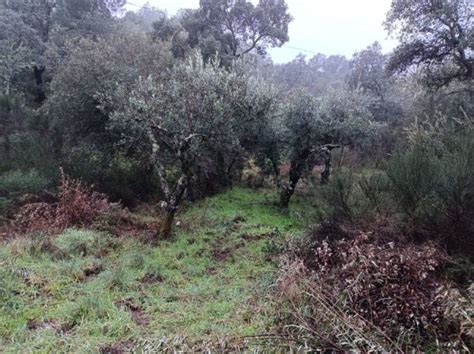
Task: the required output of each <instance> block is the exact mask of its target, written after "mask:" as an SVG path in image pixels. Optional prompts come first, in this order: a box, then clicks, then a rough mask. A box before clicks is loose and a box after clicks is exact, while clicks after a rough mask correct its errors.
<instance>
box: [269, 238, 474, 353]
mask: <svg viewBox="0 0 474 354" xmlns="http://www.w3.org/2000/svg"><path fill="white" fill-rule="evenodd" d="M320 230H321V229H316V231H315V232H314V234H311V235H308V236H306V240H305V241H304V242H302V244H300V245H299V248H297V249H296V251H295V253H294V255H293V256H292V257H293V258H290V259H287V261H286V265H285V266H284V270H283V272H282V274H281V276H280V279H279V281H278V288H279V291H280V294H281V295H282V296H283V298H284V299H285V301H287V304H289V311H288V312H289V313H288V315H289V317H290V319H289V320H288V321H292V322H293V323H294V325H295V326H294V327H291V326H288V327H286V328H285V331H287V332H288V333H289V334H292V335H294V334H297V335H298V336H299V337H300V338H301V337H305V336H309V337H310V338H311V339H312V341H313V344H314V345H315V347H321V346H331V347H334V348H336V349H350V348H351V346H355V347H354V348H359V349H360V348H362V347H365V348H366V349H372V350H406V349H408V348H419V349H421V348H426V347H427V346H429V345H431V344H432V343H433V342H434V341H435V340H437V341H438V343H440V344H441V345H442V346H447V347H449V346H452V345H455V346H458V347H459V348H461V346H462V344H463V343H462V340H461V341H459V340H458V339H459V338H462V339H466V337H463V335H465V333H464V334H462V332H463V330H462V328H461V322H460V320H459V319H455V318H453V315H454V314H453V313H450V312H449V311H448V304H449V301H448V300H449V299H448V297H449V296H448V294H449V292H448V291H446V289H447V288H446V285H444V284H443V282H442V281H440V280H439V279H438V277H437V275H438V272H439V270H440V269H441V267H442V266H443V265H444V264H445V262H446V260H447V257H446V256H445V254H444V253H443V252H441V251H440V250H439V249H438V248H437V247H436V246H435V245H432V244H424V245H413V244H407V243H406V242H404V241H402V240H400V241H401V242H394V241H392V242H387V241H383V240H382V239H381V238H380V237H379V235H377V234H376V233H372V232H351V233H348V235H347V234H346V235H343V236H342V237H343V238H342V239H339V240H338V239H337V238H336V237H334V236H333V238H332V239H327V238H322V237H321V235H319V234H318V232H319V231H320ZM333 231H334V230H333ZM301 247H302V248H301ZM301 331H302V332H303V333H301Z"/></svg>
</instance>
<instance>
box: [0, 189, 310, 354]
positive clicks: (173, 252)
mask: <svg viewBox="0 0 474 354" xmlns="http://www.w3.org/2000/svg"><path fill="white" fill-rule="evenodd" d="M274 201H275V195H274V193H273V192H267V191H258V192H256V191H251V190H247V189H241V188H234V189H233V190H230V191H228V192H226V193H222V194H220V195H218V196H214V197H211V198H208V199H205V200H203V201H200V202H198V203H196V204H194V205H192V206H191V207H190V208H188V209H187V210H186V211H185V212H183V213H182V214H181V215H179V216H178V220H177V221H178V223H179V227H176V228H175V236H174V238H173V239H172V240H170V241H164V242H161V243H160V244H159V245H158V246H156V247H150V246H149V245H147V244H143V243H141V242H139V241H137V240H134V239H131V238H122V239H117V238H114V237H112V236H110V235H104V234H100V233H97V232H94V231H90V230H68V231H66V232H65V233H63V234H62V235H59V236H57V237H56V238H54V240H53V242H52V244H51V243H48V242H46V241H45V240H44V238H41V237H38V238H36V239H28V240H14V241H10V243H8V244H6V245H2V246H0V300H1V301H2V305H0V306H1V308H0V338H1V342H0V345H1V347H0V348H1V351H2V352H20V351H21V352H25V351H34V352H58V351H63V352H67V351H69V352H70V351H74V352H90V351H100V350H101V349H102V351H107V350H109V351H111V350H112V349H122V350H126V349H130V348H132V347H135V348H137V347H139V348H142V349H149V350H156V349H164V348H175V349H178V348H184V349H186V348H187V349H189V348H191V347H193V348H199V347H201V348H202V347H205V346H206V344H208V343H223V342H232V339H236V338H241V337H245V336H253V335H257V334H260V333H267V332H269V331H271V329H272V323H273V320H274V318H273V317H274V312H273V311H274V309H273V308H272V306H271V304H272V301H271V285H272V284H273V282H274V280H275V279H274V278H275V265H274V264H273V263H272V262H271V261H270V260H269V258H268V254H269V251H271V249H272V248H273V247H274V245H275V244H278V242H279V241H281V240H282V239H283V238H284V236H285V235H287V234H289V233H297V232H299V231H301V229H302V228H303V227H304V226H305V225H306V224H307V223H308V221H309V220H310V219H311V218H312V217H314V215H312V214H311V213H314V210H316V209H315V208H310V207H309V205H307V203H306V202H305V201H304V200H302V199H298V198H297V197H296V198H295V200H294V201H293V204H292V209H291V210H292V211H291V212H289V213H286V214H283V213H281V212H280V211H279V209H278V208H277V207H276V206H275V205H274Z"/></svg>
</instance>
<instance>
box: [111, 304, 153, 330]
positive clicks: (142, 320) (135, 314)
mask: <svg viewBox="0 0 474 354" xmlns="http://www.w3.org/2000/svg"><path fill="white" fill-rule="evenodd" d="M116 305H117V306H119V307H122V308H125V309H127V310H128V311H130V314H131V316H132V320H133V322H135V323H136V324H138V325H141V326H146V325H147V324H148V323H149V320H148V317H147V316H146V314H145V312H144V311H143V309H142V307H141V306H140V305H137V304H136V303H135V302H133V299H125V300H120V301H118V302H117V303H116Z"/></svg>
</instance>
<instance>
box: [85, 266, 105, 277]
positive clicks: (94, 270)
mask: <svg viewBox="0 0 474 354" xmlns="http://www.w3.org/2000/svg"><path fill="white" fill-rule="evenodd" d="M103 270H104V267H103V266H102V264H97V263H90V264H88V265H86V266H85V268H84V269H83V270H82V272H83V273H84V276H85V277H86V279H88V278H90V277H93V276H95V275H97V274H99V273H100V272H102V271H103Z"/></svg>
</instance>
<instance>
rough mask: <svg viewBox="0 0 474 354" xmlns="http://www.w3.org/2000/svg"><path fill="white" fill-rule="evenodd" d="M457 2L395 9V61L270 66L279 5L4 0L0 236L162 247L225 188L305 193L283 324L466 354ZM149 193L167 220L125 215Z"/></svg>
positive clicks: (350, 341)
mask: <svg viewBox="0 0 474 354" xmlns="http://www.w3.org/2000/svg"><path fill="white" fill-rule="evenodd" d="M468 3H469V2H468V1H466V0H458V1H448V0H442V1H437V2H433V1H429V0H416V1H415V0H409V1H402V0H393V1H392V6H391V10H390V12H389V14H388V17H387V23H386V26H387V29H389V30H391V31H394V33H399V35H400V38H399V39H400V46H399V47H397V48H396V49H395V51H394V52H393V53H391V54H384V53H383V52H382V47H381V46H380V45H379V44H378V43H374V44H372V45H370V46H369V47H367V48H365V49H363V50H361V51H359V52H357V53H355V54H354V56H353V57H352V58H351V59H350V60H349V59H347V58H345V57H343V56H325V55H322V54H318V55H315V56H314V57H313V58H306V57H304V56H303V55H300V56H298V57H297V58H295V59H294V60H293V61H291V62H289V63H287V64H282V65H277V64H273V63H272V62H271V60H269V59H268V58H266V57H265V54H266V49H267V48H268V47H270V46H281V45H282V44H284V43H285V42H286V41H288V39H289V38H288V25H289V23H290V21H291V15H290V14H289V13H288V7H287V5H286V3H285V1H282V0H281V1H280V0H275V1H273V0H261V1H259V3H258V4H257V5H254V4H252V3H251V2H249V1H225V0H213V1H210V0H202V1H200V5H199V8H198V9H196V10H186V11H182V12H180V13H179V14H178V15H176V16H174V17H171V18H170V17H168V16H167V15H166V13H164V12H162V11H160V10H158V9H153V8H150V7H147V8H145V9H142V10H141V11H138V12H137V13H131V12H129V13H126V14H124V13H122V10H123V5H124V1H122V0H107V1H105V0H87V1H80V2H78V1H73V0H65V1H50V0H28V1H20V0H10V1H0V82H1V86H0V222H1V223H2V224H4V225H6V226H5V228H3V229H2V236H5V235H6V238H8V237H12V236H14V235H17V234H20V233H21V234H26V235H33V234H37V233H38V232H40V233H45V234H48V235H49V236H51V237H54V235H56V234H58V233H60V232H62V231H64V230H65V229H67V228H69V227H86V228H98V229H107V230H109V231H112V232H113V233H116V234H119V235H123V234H124V233H131V232H132V231H134V230H136V229H139V230H140V231H146V233H147V234H149V233H151V234H152V236H151V237H147V238H146V240H147V241H157V240H158V239H163V238H170V237H172V235H173V225H174V224H175V219H174V218H175V215H176V214H177V213H179V211H180V208H182V207H183V205H185V203H186V202H193V201H195V200H197V199H200V198H204V197H206V196H208V195H210V194H212V193H216V192H219V191H222V190H223V189H225V188H230V187H232V185H234V184H236V183H246V184H248V185H250V186H252V187H261V186H265V187H273V188H274V190H275V196H276V198H279V202H278V204H279V206H280V207H281V209H282V212H288V210H287V209H289V208H291V203H290V202H291V198H292V196H293V195H294V194H295V193H305V194H306V195H307V196H308V198H314V199H313V200H312V201H313V202H314V204H315V205H317V206H318V207H320V208H321V210H322V214H324V218H325V219H324V222H323V223H322V226H320V227H319V228H316V230H317V231H315V232H309V233H308V235H307V237H306V238H304V239H303V241H302V242H301V243H300V244H298V245H296V246H295V247H294V248H291V247H289V249H290V251H289V252H288V254H287V255H286V257H283V259H284V261H283V272H282V275H281V277H280V281H279V283H278V288H279V291H280V292H279V293H280V295H282V303H284V305H283V306H282V312H284V310H285V309H288V311H287V312H286V313H283V314H282V316H283V317H285V316H286V317H285V321H287V322H285V325H288V324H289V325H290V326H289V327H288V326H286V327H285V326H283V328H284V330H285V331H286V332H285V333H286V334H288V335H291V336H295V335H296V336H297V337H298V336H301V338H303V339H305V340H309V341H310V342H311V343H312V344H313V345H314V346H315V347H318V346H321V345H330V346H332V347H334V348H336V349H347V348H349V349H356V348H364V349H367V350H372V349H374V350H401V351H404V350H407V349H409V348H415V349H419V350H424V349H427V348H428V349H429V348H430V344H432V343H435V342H436V343H438V344H439V345H438V344H437V346H438V347H437V348H438V349H439V348H442V349H447V348H455V349H460V348H464V347H463V346H468V345H469V340H470V339H469V334H468V333H467V332H466V330H465V328H466V326H467V325H466V326H465V325H464V322H463V321H465V320H466V318H465V317H463V316H460V317H456V316H457V314H458V312H456V314H455V313H454V312H453V313H451V314H450V313H449V310H450V309H451V307H450V306H451V305H452V304H453V303H455V304H461V303H462V301H461V300H460V297H459V296H458V297H457V298H456V299H454V298H453V297H451V295H452V292H453V288H454V286H455V285H454V283H453V282H452V280H446V279H445V277H448V278H449V277H450V274H455V276H453V277H451V278H452V279H454V278H456V279H458V280H459V279H464V280H463V281H462V283H463V284H462V285H459V286H464V287H465V285H466V283H468V282H469V281H470V282H472V276H471V273H469V269H472V266H471V265H472V255H473V252H474V239H473V234H474V127H473V126H474V124H473V122H474V120H473V117H474V98H473V88H472V87H473V86H472V85H473V79H474V77H473V75H474V74H473V65H474V64H473V60H472V52H473V48H472V43H474V41H472V40H471V39H472V38H473V33H474V32H473V31H474V29H473V26H472V21H471V20H472V14H471V12H470V11H469V10H470V7H469V6H468V5H469V4H468ZM408 68H413V69H416V70H412V71H410V72H407V70H406V69H408ZM58 171H60V172H58ZM69 176H70V177H69ZM91 186H92V187H91ZM309 196H310V197H309ZM112 202H114V203H112ZM115 202H120V203H115ZM142 202H149V203H150V204H152V205H154V207H152V209H153V212H155V213H156V214H157V216H159V220H160V221H159V222H156V220H155V221H153V222H150V223H142V222H141V221H139V220H138V221H137V220H135V219H133V216H132V215H131V214H130V213H129V212H128V211H127V210H126V209H125V208H124V207H122V205H123V206H129V207H136V206H138V205H140V204H141V203H142ZM319 221H321V220H319ZM49 236H48V237H49ZM48 237H46V239H48ZM282 249H284V248H282ZM454 257H459V258H454ZM459 260H460V261H459ZM466 264H467V265H466ZM460 265H463V266H460ZM464 265H466V266H464ZM466 279H467V280H466ZM456 281H457V280H456ZM462 290H463V291H464V290H466V289H462ZM461 307H462V306H461ZM469 311H471V310H469ZM459 313H461V312H459ZM453 316H454V317H453ZM389 319H391V320H389ZM291 325H294V326H293V327H291ZM471 325H472V322H471ZM291 328H292V329H291ZM295 329H296V330H295ZM471 337H472V335H471Z"/></svg>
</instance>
